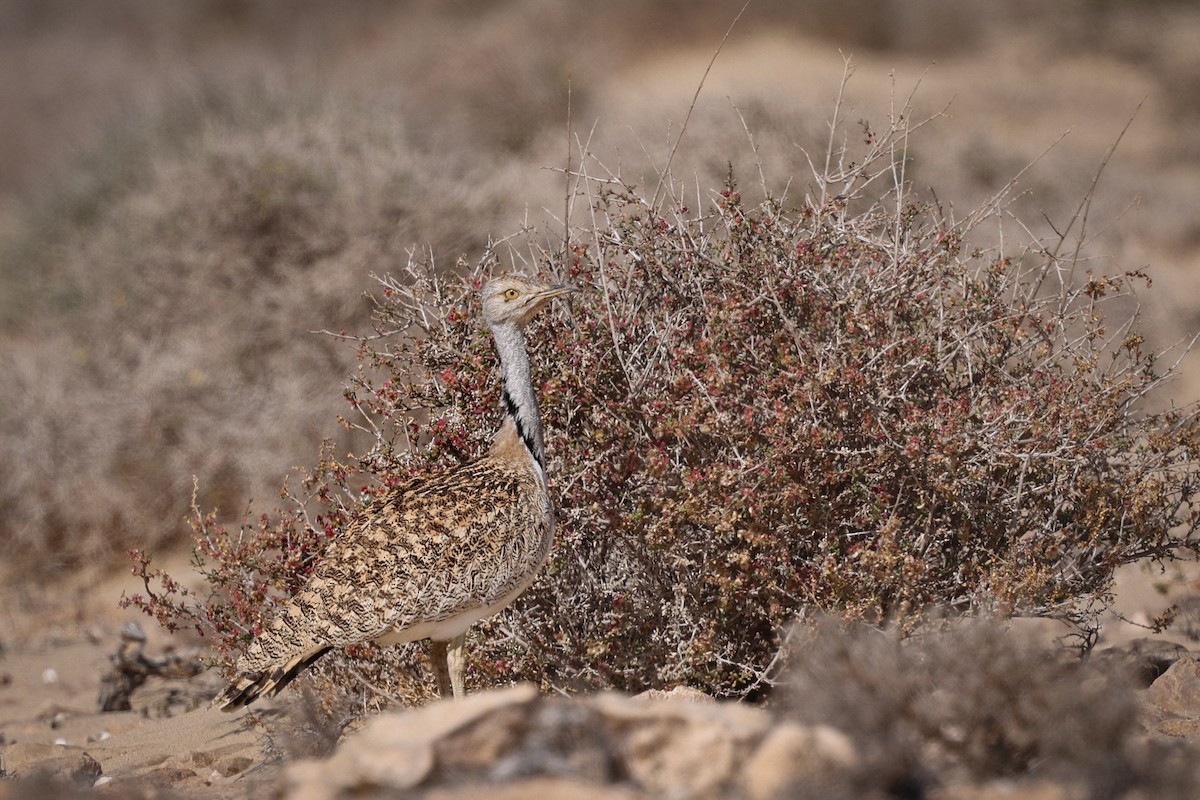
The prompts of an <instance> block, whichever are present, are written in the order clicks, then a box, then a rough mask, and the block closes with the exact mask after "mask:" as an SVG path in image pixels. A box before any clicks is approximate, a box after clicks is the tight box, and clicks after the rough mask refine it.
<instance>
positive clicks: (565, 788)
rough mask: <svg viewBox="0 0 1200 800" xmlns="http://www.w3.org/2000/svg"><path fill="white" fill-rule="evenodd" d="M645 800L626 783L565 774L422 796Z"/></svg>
mask: <svg viewBox="0 0 1200 800" xmlns="http://www.w3.org/2000/svg"><path fill="white" fill-rule="evenodd" d="M541 798H545V799H546V800H645V799H646V798H647V795H644V794H642V793H641V792H639V791H637V790H636V789H632V788H630V787H629V786H611V785H610V786H596V785H594V784H588V783H581V782H579V781H576V780H570V779H566V778H545V777H541V778H529V779H526V780H522V781H514V782H512V783H506V784H502V785H496V784H494V783H488V784H482V785H480V784H466V785H464V786H455V787H452V788H434V789H430V790H429V791H428V792H426V793H425V794H424V795H423V800H541Z"/></svg>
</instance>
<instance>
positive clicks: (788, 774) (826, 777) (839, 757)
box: [742, 722, 859, 800]
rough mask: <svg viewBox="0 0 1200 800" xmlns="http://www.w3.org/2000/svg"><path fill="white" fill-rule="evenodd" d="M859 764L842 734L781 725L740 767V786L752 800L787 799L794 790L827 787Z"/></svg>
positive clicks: (823, 728) (825, 728) (827, 729)
mask: <svg viewBox="0 0 1200 800" xmlns="http://www.w3.org/2000/svg"><path fill="white" fill-rule="evenodd" d="M858 761H859V756H858V752H857V751H856V750H855V748H854V744H853V742H851V741H850V737H848V736H847V735H846V734H844V733H842V732H841V731H839V730H837V729H835V728H831V727H829V726H826V725H812V726H806V725H800V724H798V723H795V722H781V723H779V724H778V725H776V726H775V727H774V728H772V729H771V730H770V732H769V733H767V735H766V736H765V737H763V740H762V741H761V742H760V743H759V745H758V748H757V749H756V750H755V751H754V754H753V755H752V756H750V759H749V760H748V761H746V763H745V765H744V766H743V767H742V786H743V787H744V788H745V791H746V794H747V795H748V796H749V797H751V798H753V800H771V798H776V797H787V796H788V795H789V794H794V792H792V791H790V790H791V789H792V788H793V787H795V786H797V785H801V784H803V785H806V786H810V787H811V786H814V785H816V786H820V785H822V784H826V783H828V782H830V781H832V780H833V779H834V778H835V776H836V774H837V773H838V772H839V771H841V770H845V769H849V768H852V767H854V766H855V765H856V764H857V763H858Z"/></svg>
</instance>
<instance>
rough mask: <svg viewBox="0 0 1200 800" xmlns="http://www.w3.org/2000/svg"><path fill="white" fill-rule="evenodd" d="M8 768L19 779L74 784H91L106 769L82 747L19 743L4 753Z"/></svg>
mask: <svg viewBox="0 0 1200 800" xmlns="http://www.w3.org/2000/svg"><path fill="white" fill-rule="evenodd" d="M0 756H2V758H3V762H4V771H5V773H6V774H7V775H9V776H15V777H17V778H22V779H28V778H37V777H40V778H51V779H53V780H55V781H61V782H64V783H67V784H70V785H72V786H77V787H82V786H91V785H93V784H94V783H95V782H96V779H97V778H99V777H100V775H101V774H102V773H103V770H102V769H101V768H100V764H99V763H98V762H97V761H96V759H94V758H92V756H91V755H90V754H88V753H87V752H86V751H84V750H83V749H82V748H79V747H66V746H63V745H52V744H33V743H31V742H18V743H16V744H13V745H9V746H8V747H6V748H4V752H3V754H0Z"/></svg>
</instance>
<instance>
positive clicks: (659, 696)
mask: <svg viewBox="0 0 1200 800" xmlns="http://www.w3.org/2000/svg"><path fill="white" fill-rule="evenodd" d="M633 698H634V699H635V700H675V701H680V702H685V703H715V702H717V700H716V698H715V697H713V696H712V695H708V694H705V693H704V692H702V691H700V690H699V689H693V688H692V687H691V686H676V687H675V688H673V689H667V690H665V691H664V690H663V689H647V690H646V691H644V692H642V693H641V694H635V695H634V696H633Z"/></svg>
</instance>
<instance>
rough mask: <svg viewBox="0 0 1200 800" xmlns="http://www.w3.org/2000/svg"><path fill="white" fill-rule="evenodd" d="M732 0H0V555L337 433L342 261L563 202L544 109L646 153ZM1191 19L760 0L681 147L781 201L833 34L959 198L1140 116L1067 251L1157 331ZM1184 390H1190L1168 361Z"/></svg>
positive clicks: (1189, 186)
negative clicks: (910, 125)
mask: <svg viewBox="0 0 1200 800" xmlns="http://www.w3.org/2000/svg"><path fill="white" fill-rule="evenodd" d="M738 7H740V5H739V4H729V3H725V2H716V0H709V1H708V2H687V3H684V2H680V1H677V0H670V1H669V2H658V3H653V4H647V3H637V2H632V0H615V1H614V2H610V3H606V4H602V5H601V4H593V3H584V2H578V1H575V2H553V1H552V0H489V1H488V2H483V1H482V0H445V1H444V2H432V1H430V0H425V1H422V0H408V1H407V2H384V0H358V1H357V2H346V3H338V4H334V3H327V2H319V0H257V1H253V2H252V1H250V0H196V2H189V3H161V2H154V1H153V0H109V2H106V3H104V4H84V3H76V2H72V1H71V0H0V75H2V76H3V79H2V80H0V114H2V116H3V119H4V123H3V124H2V125H0V542H3V544H4V548H5V552H6V553H14V554H16V555H14V556H13V557H11V558H10V557H6V559H5V563H4V565H3V567H2V568H0V569H3V570H5V571H6V572H7V575H6V576H5V577H6V579H8V580H9V581H10V585H13V584H12V583H11V580H12V577H13V576H14V575H16V574H21V575H24V576H30V575H34V576H37V577H38V578H39V579H44V578H46V577H54V576H62V575H71V576H75V577H81V578H83V579H84V580H90V579H95V578H97V577H99V576H102V575H105V574H107V573H111V572H112V571H114V570H116V569H119V568H121V567H122V566H123V565H124V563H125V556H124V553H125V550H126V548H128V547H130V546H133V545H139V546H147V545H148V546H150V547H152V548H163V549H168V548H170V547H172V546H174V545H179V544H182V543H183V542H184V541H185V536H186V534H187V528H186V525H185V523H184V518H185V516H186V514H187V511H188V508H189V502H190V495H191V488H192V476H193V475H195V476H197V478H198V479H199V486H200V487H201V491H202V494H201V497H200V498H199V503H200V505H201V507H205V508H208V507H213V506H215V507H218V508H220V509H222V511H223V512H224V513H226V514H228V515H229V516H231V517H234V516H237V515H238V514H240V512H241V511H242V510H243V509H244V508H245V507H246V505H247V503H248V501H249V500H250V499H251V498H257V499H258V500H260V501H263V504H267V505H269V504H270V503H271V502H273V500H274V497H275V496H276V494H277V492H278V487H279V484H280V481H281V478H282V476H283V475H284V474H285V473H286V472H287V471H288V470H289V469H290V468H292V467H293V466H295V465H301V464H310V463H312V462H313V461H314V459H315V457H316V452H317V448H318V445H319V443H320V441H321V440H322V439H323V438H326V437H333V438H335V439H336V440H337V441H336V443H335V444H336V446H337V447H339V448H342V449H346V448H351V449H353V448H355V447H358V446H361V445H362V444H363V443H361V442H358V443H356V442H354V441H352V440H351V439H350V438H349V434H346V433H345V432H344V431H342V429H341V428H340V427H339V426H338V425H337V424H336V416H337V414H339V413H342V412H343V411H344V400H343V398H342V396H341V386H342V382H343V380H344V378H345V376H346V375H347V374H348V373H349V372H350V371H351V369H352V368H353V364H354V352H353V350H352V349H351V348H348V347H344V346H342V345H340V344H338V343H337V341H336V340H334V339H332V338H330V337H327V336H321V335H317V334H315V333H313V332H314V331H317V330H322V329H328V330H334V331H337V330H341V329H345V330H350V331H365V330H366V329H367V328H368V325H369V315H370V311H371V304H370V303H369V302H368V301H367V300H366V299H365V298H364V297H363V292H364V291H365V290H366V289H368V288H369V286H370V282H369V280H368V276H369V275H370V274H371V273H380V274H382V273H386V272H388V271H389V270H393V269H396V268H398V267H399V266H400V265H402V264H403V263H405V261H406V260H407V257H408V252H409V250H410V249H412V248H416V249H417V250H418V251H427V252H429V253H432V255H433V256H434V257H435V258H436V259H437V260H438V261H439V262H440V263H442V264H444V265H450V264H453V263H454V262H455V260H456V259H457V258H458V257H459V256H465V257H466V258H467V259H468V261H472V262H474V261H475V260H477V259H478V257H479V255H480V254H481V253H482V252H483V250H484V249H485V248H486V246H487V244H488V242H489V240H491V239H494V238H500V237H504V236H507V235H509V234H511V233H513V232H515V231H518V230H520V229H522V228H523V227H526V226H532V227H536V228H537V230H538V231H539V234H540V235H542V236H544V237H546V238H547V239H552V238H553V237H554V236H556V235H560V234H557V233H556V231H561V221H557V220H556V219H555V217H561V215H562V209H563V205H564V202H563V198H564V186H565V183H564V179H563V176H562V174H561V172H558V171H555V170H556V169H559V170H560V169H561V168H562V166H563V165H564V163H565V161H566V154H567V151H568V107H569V116H570V133H571V135H572V136H574V137H578V139H579V140H581V141H584V142H587V143H588V149H589V150H590V151H591V152H593V153H594V154H596V156H597V158H599V159H600V160H601V161H602V162H603V163H604V164H606V165H607V166H608V167H609V168H611V169H613V170H614V171H617V170H619V171H620V172H621V174H622V175H623V176H624V177H625V178H626V179H629V180H632V181H633V182H634V183H638V184H640V185H643V186H644V185H646V184H651V185H652V184H653V182H654V181H655V180H656V178H655V170H656V169H658V168H661V167H662V166H663V164H664V163H665V161H666V158H667V154H668V152H669V150H670V147H671V143H672V142H673V141H674V138H675V137H676V136H677V135H678V132H679V128H680V124H681V123H682V121H683V119H684V117H685V115H686V114H687V113H688V108H689V105H690V103H691V100H692V96H693V94H694V92H695V89H696V86H697V84H698V82H699V81H700V79H701V76H702V75H703V74H704V70H705V68H706V66H707V64H708V62H709V60H710V59H711V58H712V55H713V52H714V50H715V48H716V46H717V45H718V43H719V42H720V40H721V37H722V35H723V34H724V32H725V31H726V29H727V28H728V26H729V23H730V22H731V20H732V18H733V17H734V15H735V14H736V11H737V8H738ZM1197 42H1200V8H1198V7H1197V6H1196V5H1195V4H1194V3H1190V2H1183V1H1179V2H1168V1H1167V0H1158V1H1157V2H1139V3H1118V2H1106V1H1105V0H1060V2H1057V3H1054V4H1045V3H1037V2H1033V1H1032V0H1018V1H1015V2H1010V3H1004V4H995V3H988V2H985V1H984V0H964V2H959V3H954V4H946V3H934V2H930V1H929V0H892V1H891V2H870V3H868V2H865V0H845V1H843V0H809V1H808V2H789V1H786V0H755V2H754V3H752V4H751V6H750V7H749V8H748V10H747V11H746V13H745V15H744V17H743V18H742V20H741V21H740V22H739V24H738V26H737V27H736V29H735V30H734V32H733V34H732V36H731V37H730V39H729V40H728V42H727V43H726V44H725V46H724V49H723V50H722V52H721V54H720V56H719V58H718V59H717V61H716V63H715V65H714V67H713V70H712V72H711V74H710V75H709V76H708V79H707V82H706V85H705V88H704V92H703V93H702V95H701V97H700V100H699V102H698V103H697V106H696V109H695V112H694V115H693V117H692V119H691V121H690V122H689V124H688V131H687V136H686V138H685V139H684V140H683V144H682V146H681V148H680V150H679V152H678V153H677V154H676V156H675V158H674V161H673V163H672V169H673V172H674V173H675V174H676V176H677V177H683V178H686V179H688V180H689V181H694V182H695V185H696V186H698V187H699V189H698V191H699V192H700V200H701V201H702V202H707V199H708V196H707V192H708V190H709V189H710V188H716V187H719V186H720V185H721V180H722V178H723V176H724V175H725V174H726V173H727V172H728V170H729V167H730V165H731V164H732V165H733V168H734V170H735V172H736V173H737V174H738V175H739V176H741V178H742V181H743V185H744V186H745V187H747V191H748V192H750V193H753V192H754V187H755V186H757V185H758V181H757V176H758V169H757V166H756V163H755V162H756V155H755V148H757V158H758V159H761V161H762V165H763V172H764V176H765V183H766V185H767V187H768V188H769V189H770V190H771V191H772V192H774V193H776V194H783V193H784V192H787V193H788V194H789V196H791V197H793V198H795V199H796V201H797V202H799V201H800V200H801V199H802V198H803V196H804V193H805V191H806V186H807V182H808V177H809V176H810V175H811V172H810V171H809V167H808V164H807V161H806V155H805V153H806V152H807V153H813V154H817V153H824V152H825V148H826V144H827V139H828V136H829V133H828V120H829V118H830V115H831V113H832V111H833V103H834V98H835V96H836V95H837V93H838V87H839V84H840V82H841V80H842V76H843V72H844V70H845V59H850V60H851V61H852V63H853V64H854V65H855V68H856V72H855V75H854V77H853V80H852V81H851V84H850V88H849V90H848V98H849V101H850V102H849V105H847V106H846V107H844V108H843V109H842V113H843V115H845V116H846V117H847V118H848V119H851V120H856V119H863V120H868V121H870V120H879V121H880V122H882V121H883V120H884V119H885V118H886V116H887V114H888V112H889V110H890V109H891V108H892V103H893V101H894V100H895V102H896V104H897V107H898V106H899V105H902V103H903V100H904V98H906V97H907V96H908V95H909V94H910V92H912V91H913V89H914V87H916V86H917V85H918V84H919V89H918V90H917V93H916V96H915V101H914V102H915V105H916V108H917V110H918V111H919V112H920V113H919V114H918V116H926V115H929V114H935V113H937V112H939V111H942V110H943V109H947V106H948V109H947V111H946V114H945V115H944V116H942V117H940V118H939V119H937V120H936V121H935V122H934V123H933V124H932V125H931V126H930V127H927V128H925V129H924V130H923V131H922V132H921V134H920V136H919V137H918V138H917V139H915V140H914V141H913V142H912V144H911V148H910V155H911V163H910V164H909V165H908V175H909V177H910V178H911V179H912V180H913V182H914V185H915V187H916V188H917V190H918V191H919V192H922V193H925V194H926V196H930V195H931V193H932V190H936V197H937V199H938V201H939V202H941V203H943V204H945V205H946V207H947V208H950V207H952V208H953V209H956V210H957V211H956V213H958V214H960V215H962V214H966V213H967V212H969V211H970V210H971V209H973V208H974V207H976V206H977V205H978V204H980V203H981V202H984V201H985V200H986V199H987V198H989V197H991V196H992V195H994V194H995V193H996V192H997V191H999V190H1000V189H1002V188H1003V187H1004V186H1005V184H1007V183H1008V181H1009V180H1010V179H1011V178H1012V177H1013V176H1014V175H1016V174H1017V173H1018V172H1020V171H1021V170H1022V168H1023V167H1025V166H1026V165H1027V164H1029V163H1030V162H1032V161H1034V160H1035V159H1037V158H1038V157H1039V155H1040V154H1042V153H1043V151H1046V150H1047V148H1050V147H1051V145H1053V144H1054V143H1055V142H1056V141H1057V140H1058V139H1059V137H1060V136H1061V135H1062V134H1063V133H1065V132H1067V131H1070V133H1069V135H1068V136H1067V137H1066V139H1065V141H1063V142H1061V143H1059V144H1058V145H1057V146H1055V147H1054V148H1053V149H1051V150H1050V152H1049V153H1047V154H1046V155H1045V156H1044V157H1042V158H1041V159H1040V160H1039V161H1038V163H1037V164H1036V166H1035V167H1034V168H1033V169H1032V170H1031V171H1030V172H1029V173H1027V174H1026V175H1025V176H1024V178H1023V180H1022V184H1021V186H1022V187H1023V190H1024V193H1023V194H1021V195H1020V196H1019V197H1018V199H1017V200H1016V202H1015V203H1014V204H1013V210H1014V212H1015V213H1016V214H1017V216H1019V217H1020V218H1021V219H1022V220H1024V221H1025V224H1027V225H1029V226H1030V227H1031V228H1033V232H1034V233H1035V234H1039V233H1046V232H1049V231H1051V230H1052V228H1054V227H1055V226H1058V225H1062V224H1065V222H1066V220H1067V219H1069V217H1070V216H1071V214H1072V213H1073V212H1074V211H1075V208H1076V207H1077V205H1078V203H1079V202H1080V199H1081V198H1082V197H1083V195H1084V194H1085V192H1086V191H1087V189H1088V187H1089V185H1090V184H1091V182H1092V179H1093V177H1094V176H1095V174H1096V170H1097V168H1098V166H1099V165H1100V164H1101V162H1102V161H1103V159H1104V156H1105V153H1106V151H1107V150H1108V148H1109V147H1110V146H1111V145H1112V144H1113V142H1114V141H1116V139H1117V137H1118V135H1119V133H1120V131H1121V129H1122V128H1123V126H1124V125H1125V123H1126V122H1127V121H1128V120H1129V118H1130V117H1132V116H1134V115H1135V113H1136V118H1135V120H1134V122H1133V125H1132V127H1131V128H1130V130H1129V133H1128V135H1127V136H1126V137H1125V139H1124V140H1123V141H1122V143H1121V147H1120V148H1119V150H1118V151H1117V153H1116V155H1115V156H1114V157H1113V159H1112V160H1111V162H1110V163H1109V164H1108V166H1107V168H1106V171H1105V174H1104V182H1103V184H1102V187H1101V191H1100V193H1099V195H1098V198H1097V200H1096V202H1095V204H1094V207H1093V211H1092V215H1091V218H1090V225H1091V230H1092V231H1094V233H1095V236H1096V239H1095V242H1094V243H1093V246H1092V248H1091V250H1092V252H1093V254H1094V255H1095V256H1096V257H1097V258H1100V259H1103V263H1098V264H1097V269H1098V270H1105V269H1107V270H1109V271H1112V270H1113V269H1116V268H1121V269H1124V268H1130V269H1132V268H1137V267H1141V266H1144V265H1147V264H1149V265H1151V267H1152V275H1153V276H1154V278H1155V281H1156V291H1154V292H1153V293H1152V294H1151V295H1149V296H1148V297H1147V303H1148V309H1149V311H1150V312H1151V313H1150V314H1149V317H1150V320H1151V323H1152V325H1153V330H1152V333H1153V334H1154V335H1155V337H1156V339H1155V341H1154V344H1155V345H1156V346H1158V347H1166V346H1168V345H1170V344H1172V343H1173V342H1175V341H1177V340H1179V339H1180V338H1182V337H1184V336H1186V335H1188V334H1189V333H1191V332H1194V331H1196V330H1197V329H1200V293H1197V292H1196V290H1195V286H1196V270H1197V267H1198V266H1200V219H1198V218H1197V216H1196V214H1195V211H1194V209H1196V208H1198V207H1200V140H1197V138H1196V137H1195V135H1194V133H1193V130H1192V129H1193V127H1194V126H1195V124H1196V122H1197V120H1198V119H1200V46H1198V45H1197ZM568 96H569V98H570V100H569V105H568ZM1139 106H1140V110H1138V109H1139ZM747 131H749V133H750V134H751V135H752V137H753V140H752V141H751V139H750V137H748V136H747ZM752 145H753V146H752ZM930 187H932V189H931V188H930ZM693 191H697V190H696V189H693ZM996 234H997V235H1004V236H1009V237H1015V238H1024V237H1025V236H1027V234H1026V233H1025V232H1024V231H1023V230H1022V228H1021V226H1020V225H1019V224H1018V223H1017V222H1016V221H1015V220H1014V221H1013V222H1012V224H1011V227H1005V228H1003V229H1000V230H997V231H996ZM1175 394H1176V397H1177V398H1178V399H1179V400H1180V401H1181V402H1190V401H1194V400H1196V399H1198V398H1200V364H1197V363H1196V359H1195V358H1193V359H1192V360H1191V362H1189V363H1188V364H1187V365H1186V366H1185V372H1184V379H1183V380H1181V381H1180V382H1179V383H1177V384H1176V386H1175ZM338 437H340V438H338ZM17 585H25V586H27V585H31V584H28V583H26V582H18V584H17ZM33 597H34V596H33V595H26V596H25V597H24V600H26V601H27V602H29V601H32V598H33Z"/></svg>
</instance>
